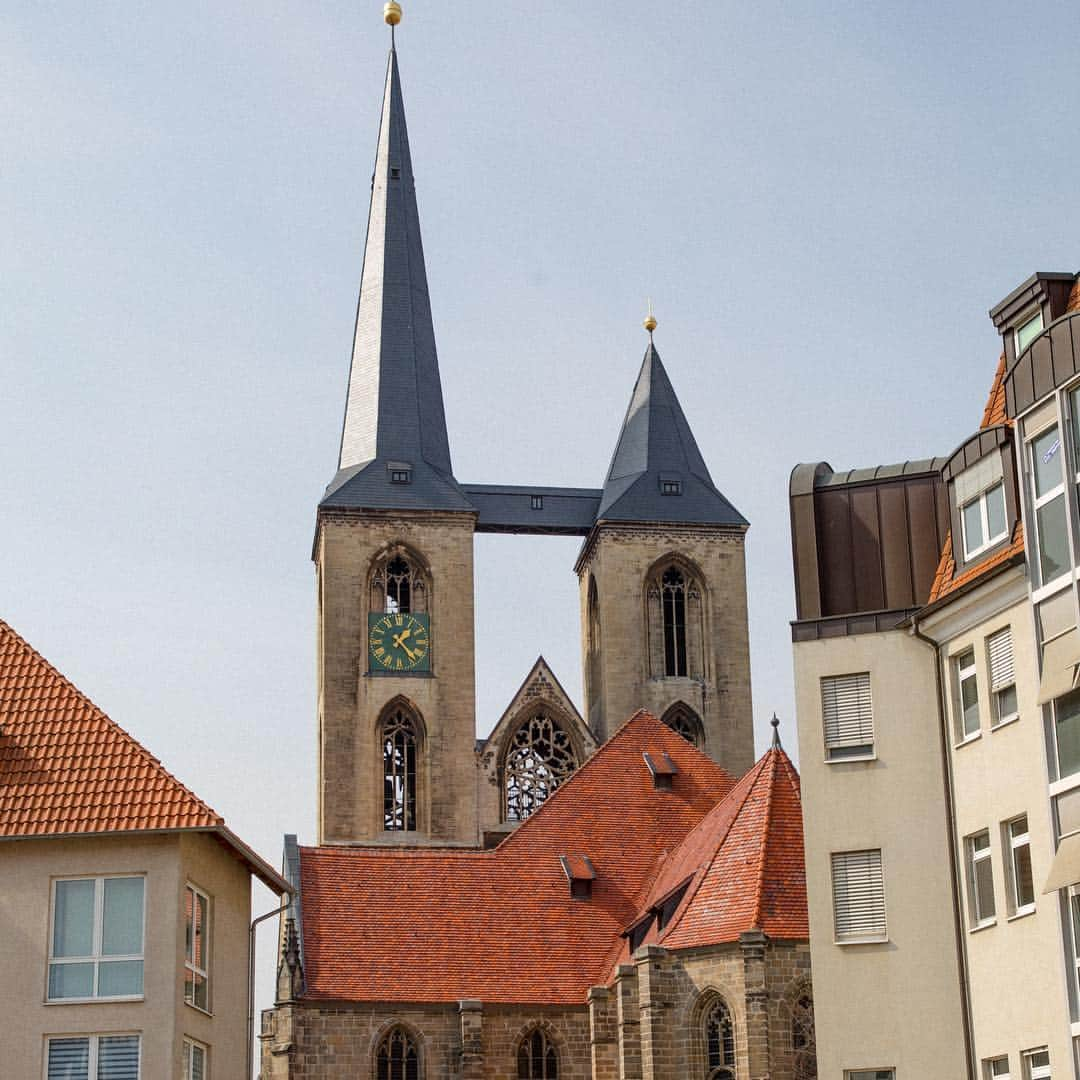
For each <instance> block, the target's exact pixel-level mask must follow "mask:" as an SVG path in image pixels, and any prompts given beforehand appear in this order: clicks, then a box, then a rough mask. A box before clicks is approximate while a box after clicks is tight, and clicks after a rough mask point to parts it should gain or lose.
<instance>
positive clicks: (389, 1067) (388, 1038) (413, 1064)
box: [375, 1027, 420, 1080]
mask: <svg viewBox="0 0 1080 1080" xmlns="http://www.w3.org/2000/svg"><path fill="white" fill-rule="evenodd" d="M375 1080H420V1058H419V1055H418V1054H417V1052H416V1043H415V1042H414V1041H413V1039H412V1036H411V1035H410V1034H409V1033H408V1032H407V1031H406V1030H405V1029H404V1028H400V1027H395V1028H391V1029H390V1030H389V1031H388V1032H387V1033H386V1035H385V1036H384V1037H383V1040H382V1042H381V1043H379V1049H378V1050H376V1052H375Z"/></svg>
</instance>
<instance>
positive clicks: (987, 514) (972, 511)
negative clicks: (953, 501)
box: [960, 483, 1009, 559]
mask: <svg viewBox="0 0 1080 1080" xmlns="http://www.w3.org/2000/svg"><path fill="white" fill-rule="evenodd" d="M960 519H961V522H962V523H963V532H964V558H965V559H970V558H972V557H973V556H975V555H978V554H979V553H980V552H983V551H986V549H987V548H990V547H993V546H994V544H997V543H999V542H1000V541H1001V540H1004V539H1005V538H1006V536H1007V535H1008V531H1009V530H1008V523H1007V520H1006V514H1005V485H1004V483H997V484H995V485H994V486H993V487H992V488H990V489H989V490H988V491H984V492H983V493H982V494H981V495H978V496H976V498H974V499H972V500H971V501H970V502H968V503H965V504H964V506H963V507H962V508H961V510H960Z"/></svg>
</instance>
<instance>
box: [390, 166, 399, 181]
mask: <svg viewBox="0 0 1080 1080" xmlns="http://www.w3.org/2000/svg"><path fill="white" fill-rule="evenodd" d="M390 179H391V180H400V179H401V170H400V169H398V168H396V167H394V166H391V167H390Z"/></svg>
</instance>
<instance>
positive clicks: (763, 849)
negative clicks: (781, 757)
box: [753, 747, 777, 930]
mask: <svg viewBox="0 0 1080 1080" xmlns="http://www.w3.org/2000/svg"><path fill="white" fill-rule="evenodd" d="M763 760H765V761H767V762H768V763H769V766H770V768H769V769H768V770H765V769H762V775H764V773H765V772H766V771H768V773H769V779H768V783H767V786H766V788H765V820H764V823H763V824H762V827H761V842H760V844H759V845H758V872H757V882H756V883H755V888H754V916H753V925H754V927H755V928H756V929H759V930H760V929H761V897H762V894H763V893H764V891H765V860H766V859H767V858H768V854H769V831H770V830H769V826H770V825H771V824H772V803H773V791H774V790H775V784H776V761H777V756H776V747H771V748H770V749H769V750H768V752H767V753H766V754H765V758H764V759H763ZM754 786H755V787H757V784H755V785H754Z"/></svg>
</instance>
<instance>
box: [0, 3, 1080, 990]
mask: <svg viewBox="0 0 1080 1080" xmlns="http://www.w3.org/2000/svg"><path fill="white" fill-rule="evenodd" d="M404 7H405V19H404V22H403V24H402V25H401V27H400V28H399V30H398V35H397V37H398V55H399V61H400V65H401V74H402V84H403V89H404V95H405V106H406V112H407V116H408V123H409V133H410V141H411V146H412V157H413V165H414V169H415V172H416V182H417V196H418V201H419V208H420V218H421V226H422V230H423V236H424V247H425V253H426V258H427V272H428V280H429V286H430V292H431V298H432V306H433V311H434V318H435V329H436V335H437V339H438V347H439V357H440V366H441V370H442V380H443V389H444V396H445V401H446V413H447V422H448V428H449V432H450V440H451V451H452V454H453V461H454V471H455V474H456V476H457V477H458V479H459V480H462V481H471V482H487V483H539V484H549V485H566V486H583V487H599V486H601V485H602V483H603V479H604V475H605V471H606V468H607V465H608V462H609V459H610V456H611V453H612V450H613V448H614V444H615V440H616V437H617V435H618V430H619V425H620V422H621V419H622V416H623V413H624V411H625V409H626V404H627V401H628V400H629V396H630V392H631V389H632V386H633V382H634V379H635V376H636V374H637V370H638V367H639V365H640V362H641V357H642V354H643V351H644V348H645V345H646V336H645V334H644V331H643V330H642V328H641V320H642V318H643V316H644V314H645V310H646V298H648V297H651V299H652V303H653V307H654V310H655V312H656V316H657V318H658V320H659V328H658V330H657V332H656V344H657V348H658V350H659V352H660V354H661V355H662V357H663V360H664V363H665V366H666V367H667V370H668V373H669V375H670V377H671V379H672V381H673V383H674V386H675V389H676V392H677V393H678V394H679V396H680V398H681V400H682V403H683V407H684V410H685V412H686V414H687V417H688V419H689V422H690V425H691V427H692V428H693V430H694V432H695V434H696V436H697V439H698V442H699V444H700V446H701V450H702V452H703V454H704V456H705V459H706V461H707V462H708V464H709V467H710V469H711V471H712V475H713V479H714V481H715V482H716V484H717V486H718V487H719V488H720V490H721V491H723V492H724V493H725V495H726V496H727V497H728V498H729V499H730V500H731V501H732V502H733V503H734V504H735V506H736V507H738V509H739V510H740V511H741V512H742V513H743V515H744V516H745V517H747V518H748V519H749V520H750V522H751V529H750V532H749V536H748V541H747V558H748V580H749V604H750V634H751V637H750V647H751V662H752V668H753V696H754V714H755V728H756V732H757V739H758V747H759V750H760V749H762V748H763V747H764V746H765V745H766V744H767V738H768V735H769V728H768V721H769V718H770V716H771V715H772V713H773V711H774V710H775V711H776V712H777V713H778V715H779V716H780V718H781V728H780V730H781V734H782V736H783V738H784V739H785V742H786V744H787V746H788V747H789V749H791V750H794V743H795V727H794V717H793V688H792V674H791V646H790V631H789V627H788V622H789V620H790V619H791V618H792V617H793V615H794V599H793V588H792V574H791V551H790V528H789V522H788V510H787V483H788V477H789V474H790V471H791V469H792V467H793V466H794V465H795V464H796V463H798V462H804V461H828V462H830V463H831V464H832V465H833V466H834V467H836V468H837V469H842V468H849V467H855V466H866V465H874V464H881V463H888V462H894V461H903V460H907V459H911V458H921V457H928V456H932V455H935V454H945V453H948V452H949V451H951V450H952V449H953V448H954V447H955V446H956V445H957V444H958V443H959V442H961V441H962V440H963V439H964V438H965V437H966V436H967V435H968V434H970V433H971V432H972V431H973V430H974V429H975V428H976V427H977V425H978V422H979V419H980V417H981V413H982V407H983V404H984V402H985V397H986V392H987V390H988V388H989V385H990V381H991V379H992V376H993V372H994V367H995V364H996V360H997V356H998V353H999V351H1000V345H999V342H998V340H997V339H996V338H995V334H994V329H993V326H992V324H991V323H990V321H989V319H988V318H987V314H986V313H987V310H988V309H989V308H990V307H991V306H992V305H993V304H995V303H996V302H997V301H999V300H1000V299H1001V298H1002V297H1004V296H1005V295H1006V294H1007V293H1008V292H1009V291H1011V290H1012V289H1013V288H1014V287H1015V286H1016V285H1017V284H1019V283H1020V282H1021V281H1023V280H1024V279H1025V278H1026V277H1028V276H1029V275H1030V274H1032V273H1033V272H1035V271H1036V270H1046V271H1074V270H1076V269H1077V265H1078V263H1080V238H1078V236H1077V225H1078V220H1077V215H1076V213H1075V209H1072V210H1071V209H1070V207H1074V206H1075V195H1074V193H1073V192H1072V190H1071V182H1070V181H1068V177H1069V176H1074V177H1075V176H1076V175H1077V173H1078V171H1080V148H1078V147H1080V144H1078V143H1077V140H1076V138H1075V136H1074V133H1073V131H1072V127H1073V124H1072V119H1073V118H1074V117H1075V115H1076V112H1077V101H1076V98H1077V90H1076V86H1077V80H1076V54H1075V46H1074V43H1073V41H1072V38H1071V36H1070V35H1069V34H1065V33H1056V32H1054V31H1053V28H1054V27H1055V26H1056V27H1067V26H1072V25H1074V22H1075V9H1074V6H1073V5H1070V4H1065V3H1049V4H1048V5H1044V6H1043V7H1042V8H1040V11H1039V20H1038V23H1037V24H1036V23H1034V22H1033V21H1032V18H1031V15H1030V12H1028V11H1026V10H1025V9H1024V8H1023V7H1022V6H1017V5H1015V4H1008V5H1007V4H1003V3H998V2H989V3H986V2H984V3H979V4H975V3H960V4H948V5H945V4H938V3H922V2H915V3H907V4H878V3H864V4H855V3H848V4H844V3H817V4H813V5H811V4H798V3H784V4H781V3H776V2H770V0H762V2H760V3H757V4H752V5H748V4H733V3H728V2H726V0H714V2H712V3H709V4H694V5H687V4H682V5H671V4H656V3H646V2H644V0H620V2H618V3H616V2H614V0H603V2H596V3H593V4H589V5H576V6H575V5H570V4H566V3H564V2H563V3H555V2H554V0H530V2H529V3H524V2H520V0H519V2H510V3H504V4H501V5H496V4H483V5H466V4H446V3H436V2H434V0H405V2H404ZM381 8H382V4H381V0H340V2H338V0H324V2H318V3H313V2H311V0H308V2H304V3H302V2H299V0H295V2H288V0H263V2H261V3H259V4H251V3H247V4H243V3H236V4H217V3H209V2H205V0H193V2H190V3H187V4H184V5H168V6H167V5H159V4H152V5H148V4H130V3H129V4H123V3H116V2H111V3H110V2H105V3H100V4H95V5H90V6H87V5H77V4H72V3H61V2H41V0H34V2H28V0H14V2H12V3H8V4H5V6H4V18H3V21H2V23H0V145H2V146H3V151H2V154H0V221H2V222H3V226H2V233H0V235H2V238H3V242H2V243H0V466H2V468H0V527H2V528H0V536H2V540H3V546H2V553H0V618H2V619H4V620H5V621H7V622H9V623H10V624H11V625H12V626H13V627H14V628H15V629H16V630H17V631H18V632H20V633H21V634H22V635H23V636H24V637H26V638H27V639H28V640H29V641H30V642H31V643H32V644H33V645H34V646H35V647H36V648H37V649H38V650H39V651H41V652H42V653H43V654H44V655H45V656H46V657H47V658H48V659H49V660H50V661H52V662H53V663H54V664H55V665H56V666H57V667H59V668H60V670H61V671H63V672H64V673H65V674H66V675H68V676H69V677H70V678H72V679H73V680H74V681H75V682H76V684H77V685H78V686H79V687H80V688H81V689H82V690H83V691H85V692H86V693H87V694H88V695H89V696H90V697H91V698H93V699H94V701H95V702H97V703H98V704H99V705H100V706H101V707H102V708H104V709H105V710H106V711H107V712H108V713H109V714H110V715H111V716H112V717H113V719H115V720H116V721H117V722H119V723H120V724H121V725H122V726H123V727H125V728H126V729H127V730H128V731H130V732H131V733H132V734H133V735H135V736H136V737H137V738H138V739H140V740H141V741H142V742H143V743H144V744H145V745H146V746H148V747H149V748H150V749H151V750H152V751H153V753H154V754H156V755H157V756H158V757H160V758H161V759H162V760H163V761H164V762H165V764H166V765H167V766H168V768H169V769H170V770H171V771H173V772H174V773H175V774H176V775H178V776H179V777H180V778H181V779H183V780H184V781H185V782H186V783H187V784H189V785H190V786H191V787H192V788H194V790H195V791H197V792H198V793H199V794H200V795H201V796H202V797H203V798H204V799H206V801H208V802H209V803H210V804H211V805H212V806H213V807H215V808H216V809H217V810H218V811H219V812H220V813H222V814H224V815H225V817H226V820H227V821H228V823H229V825H230V826H231V827H232V828H233V829H234V830H235V831H236V832H237V833H238V834H239V835H240V836H241V837H243V838H244V839H245V840H246V841H247V842H249V843H250V844H252V845H253V846H254V847H255V848H256V849H257V850H259V851H260V852H261V853H262V854H263V855H264V856H266V857H267V858H268V859H269V860H270V861H271V862H273V863H277V862H278V860H279V858H280V850H281V836H282V834H283V833H285V832H296V833H298V834H299V836H300V839H301V841H302V842H310V841H312V840H313V839H314V810H315V720H314V640H315V639H314V576H313V570H312V565H311V562H310V553H311V541H312V536H313V531H314V522H315V506H316V504H317V502H318V500H319V497H320V495H321V493H322V490H323V488H324V486H325V485H326V483H328V482H329V480H330V479H331V477H332V476H333V474H334V471H335V466H336V461H337V449H338V441H339V438H340V428H341V417H342V411H343V407H344V400H345V390H346V380H347V376H348V362H349V353H350V347H351V338H352V329H353V327H352V322H353V319H354V316H355V310H356V294H357V290H358V287H359V281H360V271H361V261H362V254H363V241H364V230H365V225H366V215H367V207H368V198H369V188H370V179H371V169H372V165H373V162H374V154H375V143H376V136H377V133H378V115H379V104H380V97H381V92H382V84H383V78H384V74H385V64H386V52H387V48H388V44H389V42H388V32H387V30H386V28H385V27H384V26H383V24H382V21H381ZM579 543H580V541H578V540H576V539H566V538H543V537H535V538H519V537H497V536H480V537H478V538H477V541H476V578H477V581H476V603H477V630H476V640H477V702H478V717H477V724H478V731H479V733H480V734H486V732H487V731H488V730H490V728H491V727H492V726H493V725H494V723H495V722H496V720H497V719H498V717H499V715H500V714H501V712H502V710H503V708H504V707H505V706H506V705H507V704H508V702H509V700H510V698H511V697H512V695H513V693H514V691H515V690H516V688H517V686H518V684H519V683H520V681H521V680H522V678H523V677H524V676H525V674H526V673H527V672H528V670H529V668H530V666H531V664H532V662H533V661H534V660H535V658H536V656H537V655H538V654H541V653H542V654H543V655H544V656H545V657H546V658H547V660H548V661H549V663H550V664H551V665H552V667H553V668H554V670H555V672H556V674H557V675H558V676H559V678H560V680H561V681H562V682H563V684H564V685H565V686H566V688H567V689H568V690H569V692H570V693H571V695H572V696H574V697H575V699H576V700H577V701H578V702H579V703H580V699H581V670H580V633H579V626H578V599H577V581H576V578H575V577H574V575H573V572H572V567H573V562H574V558H575V556H576V554H577V551H578V548H579ZM523 615H524V617H523ZM507 628H510V629H507ZM257 904H258V905H261V906H262V908H264V909H266V908H269V907H270V906H272V905H271V904H270V901H269V897H268V896H267V895H264V894H261V893H260V895H259V897H258V899H257ZM270 936H271V935H270V933H269V932H266V931H264V939H265V941H266V942H268V941H269V938H270ZM271 968H272V958H270V959H268V957H267V954H266V951H265V944H264V948H263V954H262V960H261V963H260V972H261V974H262V976H263V986H262V988H261V991H260V1003H261V1004H266V1003H267V990H268V981H267V974H268V972H269V970H270V969H271Z"/></svg>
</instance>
